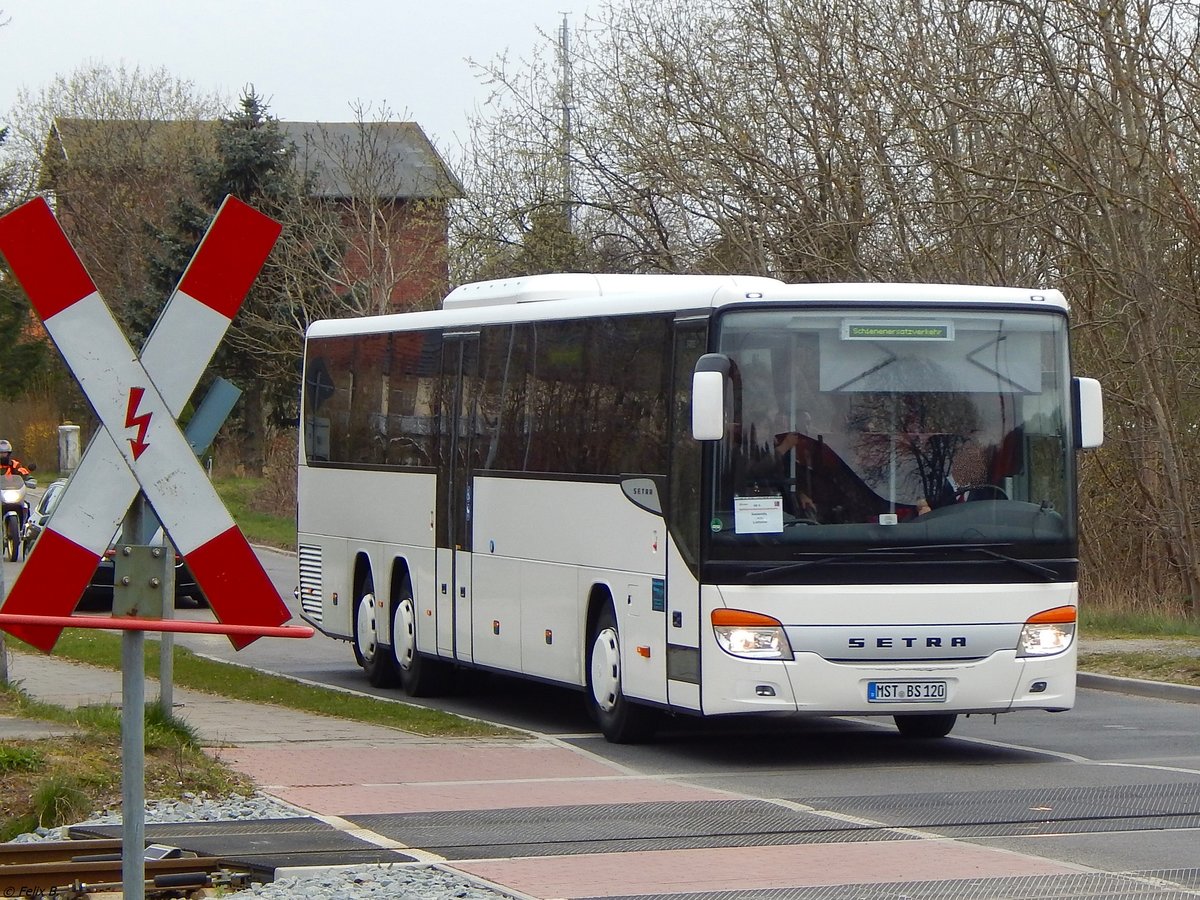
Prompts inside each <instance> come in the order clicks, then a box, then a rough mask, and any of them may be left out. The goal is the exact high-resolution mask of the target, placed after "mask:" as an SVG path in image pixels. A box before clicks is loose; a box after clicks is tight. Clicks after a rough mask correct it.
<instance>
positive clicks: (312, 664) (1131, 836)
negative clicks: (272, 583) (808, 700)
mask: <svg viewBox="0 0 1200 900" xmlns="http://www.w3.org/2000/svg"><path fill="white" fill-rule="evenodd" d="M262 558H263V560H264V564H265V565H266V567H267V569H268V571H269V572H270V573H271V575H272V576H273V577H274V578H275V579H276V581H277V583H278V584H279V586H280V588H281V590H282V591H283V592H284V593H285V595H286V596H287V598H288V599H289V601H290V597H291V589H292V588H293V587H294V586H295V571H294V565H295V564H294V561H293V560H292V559H291V558H290V557H288V556H286V555H284V554H274V553H264V554H262ZM185 642H186V643H188V644H189V645H190V646H192V647H193V648H194V649H196V650H200V651H202V652H208V653H211V654H213V655H216V656H221V657H225V658H232V659H236V660H237V661H240V662H243V663H245V664H248V665H253V666H255V667H261V668H265V669H269V670H272V671H277V672H281V673H284V674H289V675H293V676H296V677H301V678H307V679H311V680H313V681H317V682H320V683H323V684H332V685H338V686H341V687H349V688H353V689H355V690H360V691H363V692H366V693H374V694H380V695H386V694H389V693H390V694H391V695H392V696H396V694H395V693H394V692H388V691H381V690H378V689H375V688H372V687H370V685H368V684H367V682H366V679H365V678H364V677H363V676H362V674H361V672H360V671H359V670H358V669H357V667H355V665H354V662H353V658H352V655H351V651H350V647H349V645H348V644H346V643H344V642H340V641H333V640H330V639H328V638H325V637H322V636H320V635H318V636H317V637H316V638H314V639H312V640H311V641H307V642H305V643H304V645H303V646H300V645H299V644H298V643H294V642H292V641H280V640H277V641H259V642H257V644H256V645H254V646H252V647H250V648H248V649H246V650H244V651H242V652H241V653H238V654H234V653H233V652H232V650H231V649H230V648H229V645H228V642H226V641H225V640H224V639H222V638H206V637H193V636H188V637H187V638H186V639H185ZM419 702H423V703H427V704H428V705H431V706H437V707H439V708H442V709H447V710H450V711H453V712H459V713H462V714H465V715H470V716H476V717H479V718H484V719H488V720H491V721H496V722H500V723H503V724H507V725H512V726H516V727H520V728H525V729H528V730H531V731H535V732H538V733H540V734H545V735H552V736H555V737H557V738H558V739H560V740H563V741H566V742H569V743H570V744H571V745H573V746H575V747H577V748H579V749H580V750H584V751H586V752H587V753H590V754H595V755H596V756H598V757H601V758H603V759H605V760H608V761H611V762H615V763H618V764H620V765H622V766H626V767H628V768H629V769H630V770H633V771H636V772H638V773H640V774H650V775H656V776H660V777H662V778H664V779H666V778H671V779H682V780H685V781H687V782H690V783H694V784H696V785H699V786H703V787H706V788H715V789H719V790H722V791H728V792H730V793H731V795H734V796H743V797H753V798H761V799H771V800H777V801H785V802H791V803H801V804H804V805H806V806H812V807H814V808H820V809H825V810H828V811H831V812H834V813H836V814H838V815H845V816H848V817H851V818H854V819H860V818H861V819H863V820H866V821H870V822H874V823H884V824H886V825H903V826H904V827H906V828H918V829H925V830H930V829H932V830H934V831H936V832H937V833H939V834H946V835H950V836H954V837H959V838H962V839H966V840H970V841H972V842H974V843H978V844H983V845H986V846H993V847H1001V848H1006V849H1015V850H1020V851H1022V852H1028V853H1033V854H1037V855H1042V856H1048V857H1051V858H1053V859H1058V860H1064V861H1069V862H1073V863H1081V864H1083V865H1086V866H1090V867H1095V868H1100V869H1103V870H1105V871H1134V870H1136V871H1146V870H1158V869H1175V868H1180V869H1184V868H1189V867H1195V866H1200V707H1197V706H1195V705H1188V704H1180V703H1172V702H1167V701H1162V700H1151V699H1146V698H1137V697H1131V696H1127V695H1122V694H1114V693H1107V692H1102V691H1088V690H1085V691H1081V692H1080V696H1079V702H1078V704H1077V706H1076V708H1075V709H1074V710H1072V711H1071V712H1068V713H1061V714H1049V713H1030V714H1028V715H1011V716H999V717H995V718H993V717H991V716H982V717H981V716H974V717H970V718H966V719H960V721H959V724H958V726H957V727H956V728H955V730H954V732H953V734H952V736H951V737H950V738H949V739H947V740H944V741H927V742H921V741H917V742H913V741H906V740H902V739H900V738H899V737H898V735H897V734H896V732H895V729H894V728H893V727H892V726H891V723H890V720H887V719H880V720H875V719H815V720H810V721H806V722H805V721H802V722H790V721H789V722H784V723H778V724H774V725H772V724H766V723H763V722H762V721H761V720H750V721H746V720H730V721H721V722H697V721H694V720H690V719H681V720H679V721H678V722H676V723H675V724H674V725H672V726H670V727H668V728H667V729H665V730H664V732H663V733H662V734H661V736H660V738H659V740H658V741H656V742H655V743H654V744H652V745H649V746H632V747H630V746H615V745H612V744H608V743H607V742H606V741H604V739H603V738H601V737H600V736H599V735H598V734H597V733H596V731H595V729H594V727H593V726H592V724H591V722H590V721H589V720H588V718H587V717H586V715H584V713H583V708H582V701H581V699H580V697H579V695H578V694H576V693H574V692H571V691H567V690H558V689H554V688H549V687H545V686H538V685H526V684H523V683H522V682H519V681H516V680H509V679H504V678H497V677H494V676H481V675H475V676H472V677H469V678H467V679H465V684H464V685H463V687H462V688H461V689H460V690H459V692H457V693H456V695H454V696H451V697H443V698H439V699H437V700H436V701H419Z"/></svg>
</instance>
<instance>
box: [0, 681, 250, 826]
mask: <svg viewBox="0 0 1200 900" xmlns="http://www.w3.org/2000/svg"><path fill="white" fill-rule="evenodd" d="M0 714H4V715H9V716H18V717H21V718H30V719H41V720H44V721H48V722H55V723H58V724H60V725H64V726H68V727H69V729H70V733H69V734H66V735H63V736H58V737H55V738H54V739H53V740H6V741H5V742H4V743H3V744H2V745H0V776H2V777H0V841H7V840H11V839H12V838H14V837H16V836H17V835H18V834H22V833H24V832H27V831H33V830H34V829H35V828H37V827H38V826H42V827H46V828H54V827H57V826H59V825H66V824H70V823H73V822H78V821H80V820H81V819H83V818H85V817H86V816H87V815H89V814H90V813H92V812H93V811H95V810H104V809H117V808H119V807H120V804H121V713H120V710H118V709H116V708H115V707H111V706H86V707H80V708H78V709H63V708H62V707H59V706H53V705H51V704H48V703H41V702H39V701H37V700H35V699H33V698H31V697H29V696H28V695H27V694H25V693H24V692H23V691H21V690H20V689H19V688H17V687H14V686H13V685H0ZM145 759H146V797H147V798H149V799H168V798H177V797H181V796H183V794H184V793H187V792H191V793H197V794H199V793H209V794H212V795H216V796H224V795H227V794H230V793H233V792H238V793H243V794H249V793H252V792H253V790H254V786H253V784H251V782H250V781H249V779H247V778H246V777H244V776H243V775H241V774H239V773H237V772H234V771H233V770H231V769H228V768H226V767H225V766H223V765H221V763H220V762H219V761H217V760H214V759H212V758H210V757H209V756H208V755H207V754H205V753H204V752H203V751H202V750H201V749H200V745H199V743H198V742H197V741H196V739H195V735H194V734H193V733H192V732H191V730H190V729H189V728H188V726H187V725H186V723H183V722H180V721H179V720H178V719H174V718H173V717H170V716H163V715H162V713H161V712H159V711H158V710H157V708H156V707H152V706H148V707H147V709H146V757H145Z"/></svg>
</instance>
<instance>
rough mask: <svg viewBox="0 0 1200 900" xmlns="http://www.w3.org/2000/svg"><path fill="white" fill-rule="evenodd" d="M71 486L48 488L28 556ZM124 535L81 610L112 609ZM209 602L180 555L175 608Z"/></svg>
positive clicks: (29, 532) (32, 524)
mask: <svg viewBox="0 0 1200 900" xmlns="http://www.w3.org/2000/svg"><path fill="white" fill-rule="evenodd" d="M66 486H67V479H65V478H62V479H59V480H58V481H52V482H50V484H48V485H46V492H45V493H44V494H43V495H42V499H41V501H39V503H38V505H37V508H36V509H34V511H33V513H32V514H31V515H30V517H29V522H28V523H27V525H26V528H25V540H26V544H25V548H26V549H25V552H26V553H28V552H29V551H30V549H32V547H33V544H34V542H36V541H37V538H38V535H40V534H41V533H42V531H43V530H44V529H45V527H46V522H47V520H48V519H49V518H50V514H51V513H53V512H54V508H55V507H56V506H57V505H58V501H59V499H60V498H61V497H62V494H63V490H64V488H66ZM120 539H121V534H120V532H117V535H116V537H114V538H113V541H112V543H111V544H109V546H108V550H107V552H105V554H104V558H103V559H102V560H100V564H99V565H98V566H97V567H96V574H95V575H93V576H92V581H91V583H90V584H89V585H88V587H87V590H86V591H84V594H83V599H82V600H81V601H80V603H79V607H80V609H87V610H97V609H111V608H112V599H113V568H114V567H113V556H114V555H115V554H116V548H117V545H118V544H119V543H120ZM161 540H162V532H161V531H159V533H158V534H156V535H155V536H154V538H153V539H152V540H151V543H158V542H160V541H161ZM207 605H208V602H207V601H206V600H205V598H204V594H203V593H202V592H201V591H200V588H199V586H198V585H197V584H196V579H195V578H194V577H192V573H191V571H190V570H189V569H188V567H187V566H186V565H184V563H183V560H182V559H180V557H179V556H176V557H175V606H176V607H179V608H181V609H194V608H195V607H198V606H207Z"/></svg>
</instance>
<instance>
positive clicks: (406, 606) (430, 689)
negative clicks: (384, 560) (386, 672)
mask: <svg viewBox="0 0 1200 900" xmlns="http://www.w3.org/2000/svg"><path fill="white" fill-rule="evenodd" d="M392 653H393V654H394V657H395V658H394V663H395V667H396V671H397V672H398V673H399V675H400V686H401V687H402V688H404V692H405V693H406V694H408V695H409V696H410V697H436V696H437V695H438V694H441V693H444V692H445V690H446V686H447V683H448V682H449V676H450V667H449V666H448V665H447V664H446V663H444V662H442V661H441V660H436V659H430V658H429V657H428V656H422V655H421V654H420V653H418V652H417V607H416V603H415V602H414V601H413V596H412V589H411V588H410V587H408V585H405V587H404V593H403V595H402V596H401V597H400V600H399V602H397V603H396V608H395V610H394V611H393V613H392Z"/></svg>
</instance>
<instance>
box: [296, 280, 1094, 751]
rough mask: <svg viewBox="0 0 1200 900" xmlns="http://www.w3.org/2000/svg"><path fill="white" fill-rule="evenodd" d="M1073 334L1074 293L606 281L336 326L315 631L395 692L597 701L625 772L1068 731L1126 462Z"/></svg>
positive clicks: (458, 297)
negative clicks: (536, 693) (778, 728)
mask: <svg viewBox="0 0 1200 900" xmlns="http://www.w3.org/2000/svg"><path fill="white" fill-rule="evenodd" d="M1067 324H1068V320H1067V304H1066V302H1065V301H1064V299H1063V297H1062V295H1061V294H1060V293H1058V292H1057V291H1053V290H1025V289H1017V288H996V287H977V286H964V285H923V284H815V285H814V284H805V285H792V284H784V283H782V282H779V281H775V280H773V279H766V278H749V277H719V276H711V277H710V276H677V275H676V276H673V275H657V276H637V275H582V274H566V275H539V276H533V277H528V278H518V279H511V280H503V281H494V282H484V283H479V284H468V285H464V286H462V287H460V288H458V289H457V290H455V291H454V292H452V293H451V294H450V295H449V296H448V297H447V298H446V300H445V302H444V303H443V307H442V309H440V310H435V311H428V312H414V313H407V314H397V315H385V316H378V317H372V318H357V319H339V320H329V321H321V322H316V323H314V324H313V325H312V326H311V327H310V328H309V330H308V334H307V340H306V350H305V368H304V391H303V400H302V413H301V416H302V429H301V431H302V435H301V447H300V459H299V484H298V488H299V498H298V501H299V513H298V526H299V579H300V599H301V603H302V608H303V615H304V618H305V619H306V620H307V621H309V622H311V623H312V624H313V625H314V626H316V627H317V628H318V629H320V630H321V631H322V632H324V633H325V634H327V635H330V636H332V637H335V638H341V639H344V640H346V641H348V642H350V643H351V645H352V647H353V651H354V656H355V658H356V660H357V661H358V663H359V665H360V666H362V667H363V668H364V669H365V671H366V674H367V676H368V678H369V679H370V681H371V683H372V684H375V685H385V684H390V683H399V684H400V685H402V686H403V687H404V689H405V690H407V691H408V692H409V693H410V694H413V695H424V694H430V693H433V692H435V691H437V690H439V689H440V687H441V686H442V685H443V683H444V681H445V678H446V676H447V674H449V672H450V671H451V669H452V668H453V667H456V666H458V667H475V668H479V669H484V670H493V671H501V672H506V673H516V674H519V675H522V676H525V677H528V678H533V679H539V680H543V681H547V682H552V683H556V684H561V685H567V686H570V687H574V688H578V689H581V690H582V691H583V692H584V694H585V696H586V698H587V702H588V704H589V705H590V707H591V709H592V710H593V712H594V713H595V715H596V718H597V719H598V721H599V724H600V727H601V729H602V731H603V733H604V735H605V736H606V737H607V738H608V739H609V740H611V741H618V742H621V741H634V740H639V739H645V738H647V737H649V736H650V735H651V734H652V733H653V730H654V728H655V725H656V722H657V721H659V720H660V718H661V716H662V715H664V714H694V715H703V716H717V715H728V714H739V713H740V714H745V713H757V714H793V715H794V714H805V715H822V716H828V715H835V716H836V715H851V716H879V715H888V716H892V717H894V720H895V723H896V725H897V727H898V728H899V730H900V731H901V732H902V733H903V734H905V735H910V736H917V737H940V736H943V735H945V734H947V733H948V732H949V731H950V729H951V728H952V727H953V725H954V723H955V720H956V717H957V716H958V715H960V714H970V713H988V714H992V713H1001V712H1010V711H1014V710H1027V709H1040V710H1055V711H1057V710H1065V709H1069V708H1070V707H1071V706H1072V704H1073V703H1074V699H1075V663H1076V647H1075V640H1074V636H1075V621H1076V607H1077V599H1078V589H1077V581H1078V577H1077V570H1078V549H1077V545H1078V532H1077V527H1076V513H1077V500H1076V490H1075V471H1076V460H1075V457H1076V453H1075V450H1076V449H1077V448H1083V447H1091V446H1097V445H1099V444H1100V442H1101V440H1102V433H1103V432H1102V424H1101V395H1100V387H1099V385H1098V383H1097V382H1095V381H1093V380H1091V379H1085V378H1073V377H1072V375H1071V372H1070V366H1069V355H1068V338H1067V331H1068V328H1067ZM964 501H965V502H964Z"/></svg>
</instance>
